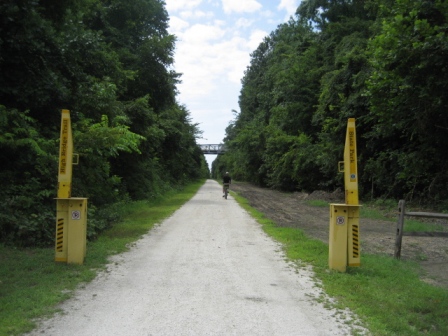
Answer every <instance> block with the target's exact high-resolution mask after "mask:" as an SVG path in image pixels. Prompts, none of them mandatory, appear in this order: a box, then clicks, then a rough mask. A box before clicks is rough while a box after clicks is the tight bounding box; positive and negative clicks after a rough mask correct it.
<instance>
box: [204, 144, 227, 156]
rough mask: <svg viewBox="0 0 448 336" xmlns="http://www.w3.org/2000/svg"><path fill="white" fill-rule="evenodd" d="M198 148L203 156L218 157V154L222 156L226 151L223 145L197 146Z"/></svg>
mask: <svg viewBox="0 0 448 336" xmlns="http://www.w3.org/2000/svg"><path fill="white" fill-rule="evenodd" d="M199 147H200V148H201V150H202V152H203V153H204V154H214V155H219V154H223V153H224V152H225V151H226V148H225V146H224V145H223V144H219V145H205V144H202V145H199Z"/></svg>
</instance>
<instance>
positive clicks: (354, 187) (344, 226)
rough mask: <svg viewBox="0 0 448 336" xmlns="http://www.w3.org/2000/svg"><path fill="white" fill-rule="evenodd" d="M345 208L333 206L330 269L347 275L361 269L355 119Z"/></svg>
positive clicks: (348, 144)
mask: <svg viewBox="0 0 448 336" xmlns="http://www.w3.org/2000/svg"><path fill="white" fill-rule="evenodd" d="M343 167H344V168H343V170H342V171H343V173H344V185H345V204H330V240H329V261H328V263H329V267H330V269H335V270H338V271H341V272H345V271H346V268H347V265H348V266H360V264H361V254H360V239H359V207H360V206H359V200H358V165H357V151H356V126H355V119H354V118H350V119H349V120H348V122H347V132H346V138H345V148H344V163H343Z"/></svg>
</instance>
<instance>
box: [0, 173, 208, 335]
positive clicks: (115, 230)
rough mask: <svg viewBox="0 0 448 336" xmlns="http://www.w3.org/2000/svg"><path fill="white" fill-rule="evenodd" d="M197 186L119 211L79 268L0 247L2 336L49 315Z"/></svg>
mask: <svg viewBox="0 0 448 336" xmlns="http://www.w3.org/2000/svg"><path fill="white" fill-rule="evenodd" d="M203 183H204V181H200V182H197V183H194V184H191V185H189V186H187V187H185V188H184V189H183V190H182V191H172V192H170V193H168V194H167V195H165V196H164V197H163V198H161V199H159V200H157V201H154V202H144V201H141V202H133V203H128V204H127V205H122V207H123V208H121V209H118V210H119V211H120V212H121V213H124V214H125V220H124V221H123V222H121V223H119V224H116V225H115V226H114V227H112V228H111V229H110V230H108V231H106V232H104V233H103V234H102V235H101V236H100V237H99V239H98V240H96V241H94V242H89V243H88V245H87V257H86V260H85V262H84V264H83V265H67V264H65V263H55V262H54V249H53V248H47V249H14V248H9V247H5V246H1V245H0V335H1V336H3V335H5V336H6V335H20V334H22V333H25V332H28V331H30V330H32V329H33V328H34V327H35V323H34V322H33V320H34V319H36V318H39V317H45V316H50V315H51V314H53V313H54V312H56V311H57V308H56V306H57V304H58V303H61V302H62V301H64V300H66V299H68V298H69V297H70V296H71V295H72V293H73V291H74V290H75V289H76V288H77V287H79V286H80V285H81V284H82V283H86V282H89V281H91V280H92V279H93V278H95V276H96V274H97V273H98V271H99V270H102V269H104V266H105V265H106V264H107V262H108V257H109V256H111V255H113V254H116V253H120V252H123V251H126V250H127V249H128V247H129V246H130V245H131V244H132V242H134V241H136V240H138V239H139V238H140V237H141V236H142V235H143V234H145V233H146V232H148V230H150V229H151V228H152V227H153V226H154V225H155V224H156V223H160V222H161V221H162V220H163V219H165V218H167V217H168V216H170V215H171V214H172V213H173V212H174V211H176V210H177V209H178V208H179V207H180V206H182V205H183V204H184V203H185V202H186V201H188V200H189V199H190V198H191V197H192V196H193V195H194V194H195V193H196V192H197V190H198V189H199V188H200V187H201V186H202V185H203Z"/></svg>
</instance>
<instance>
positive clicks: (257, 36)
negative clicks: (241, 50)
mask: <svg viewBox="0 0 448 336" xmlns="http://www.w3.org/2000/svg"><path fill="white" fill-rule="evenodd" d="M267 35H268V33H267V32H265V31H263V30H260V29H256V30H254V31H253V32H252V33H251V34H250V38H249V47H250V50H251V51H254V50H255V49H257V48H258V46H259V45H260V43H261V42H263V39H264V38H265V37H266V36H267Z"/></svg>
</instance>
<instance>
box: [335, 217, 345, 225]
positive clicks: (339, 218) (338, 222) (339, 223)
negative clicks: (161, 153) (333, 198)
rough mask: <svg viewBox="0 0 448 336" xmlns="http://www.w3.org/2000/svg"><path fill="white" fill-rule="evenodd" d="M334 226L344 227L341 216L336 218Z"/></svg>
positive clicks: (343, 218) (343, 220)
mask: <svg viewBox="0 0 448 336" xmlns="http://www.w3.org/2000/svg"><path fill="white" fill-rule="evenodd" d="M336 224H337V225H344V224H345V217H343V216H338V217H336Z"/></svg>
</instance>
